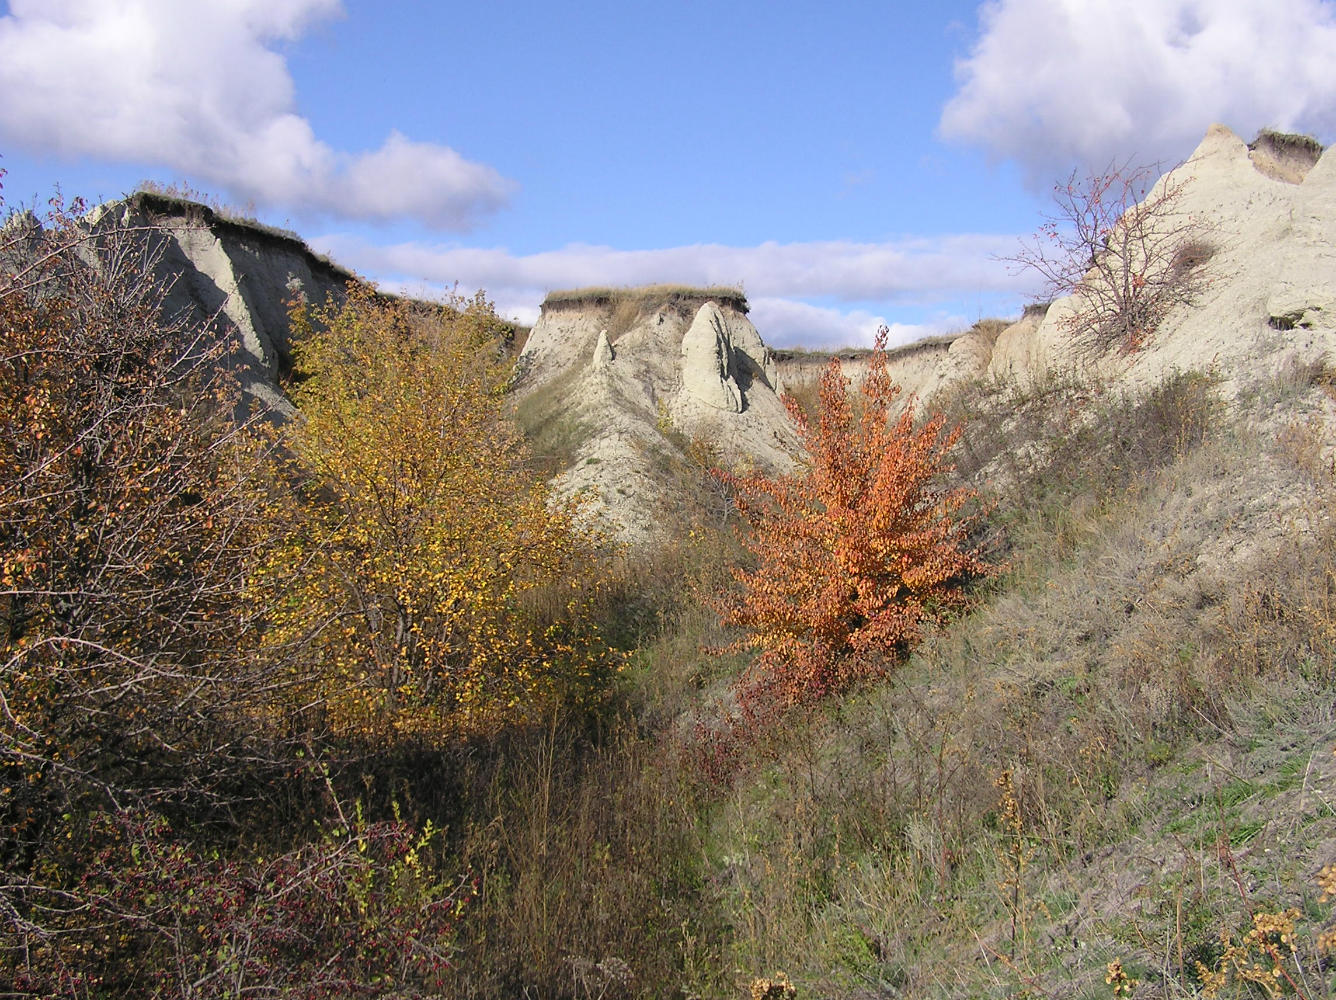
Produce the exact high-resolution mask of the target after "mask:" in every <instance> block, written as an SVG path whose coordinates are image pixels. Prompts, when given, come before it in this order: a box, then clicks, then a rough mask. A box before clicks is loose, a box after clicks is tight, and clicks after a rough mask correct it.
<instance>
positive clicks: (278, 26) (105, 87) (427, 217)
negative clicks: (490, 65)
mask: <svg viewBox="0 0 1336 1000" xmlns="http://www.w3.org/2000/svg"><path fill="white" fill-rule="evenodd" d="M341 9H342V8H341V4H340V2H339V0H210V2H208V3H182V2H181V0H10V2H9V10H10V13H9V15H8V16H5V17H0V93H3V94H4V99H3V101H0V137H3V139H4V140H5V141H7V142H15V143H19V144H21V145H22V146H24V147H26V148H28V149H31V150H34V151H43V152H51V153H56V154H59V155H64V156H80V155H89V156H98V157H106V158H109V159H116V160H121V161H125V162H132V163H158V164H163V165H166V166H169V167H171V168H174V169H176V170H179V171H182V172H183V173H185V174H188V175H190V176H191V177H192V178H196V179H198V180H199V181H201V182H204V183H209V184H214V185H218V186H219V187H221V188H223V189H225V190H226V191H227V192H228V193H229V194H231V195H233V196H235V197H239V198H241V199H244V200H252V201H255V202H256V203H257V204H263V205H272V206H281V207H285V208H290V209H293V210H296V211H313V212H316V213H320V214H327V215H332V216H336V217H342V218H349V219H361V220H376V221H384V220H391V219H396V218H402V217H412V218H415V219H419V220H421V221H424V222H427V223H429V224H431V225H434V226H437V227H440V228H445V229H454V230H466V229H468V228H469V227H470V226H471V225H473V224H474V223H475V222H476V221H477V220H478V219H479V218H480V217H482V216H484V215H486V214H487V213H489V212H492V211H494V210H495V209H496V208H498V207H500V206H501V205H502V204H503V203H504V202H505V201H506V199H507V197H508V196H509V194H510V191H511V189H512V187H513V185H512V184H511V183H510V182H509V181H507V180H506V179H505V178H503V177H502V176H501V175H500V174H499V173H498V172H497V171H496V170H494V169H493V168H491V167H489V166H486V165H484V164H479V163H473V162H470V161H469V160H466V159H465V158H464V157H462V156H461V155H460V154H459V153H457V152H456V151H454V150H453V149H450V148H449V147H446V146H441V145H436V144H432V143H423V142H413V141H411V140H410V139H408V138H406V137H405V136H403V135H400V134H399V133H398V132H391V133H390V135H389V136H388V137H387V138H386V140H385V142H384V144H383V145H382V146H381V147H380V148H379V149H378V150H375V151H372V152H365V153H357V154H354V153H348V152H343V151H339V150H335V149H333V148H331V147H330V146H329V145H328V144H326V143H325V142H323V141H321V140H320V139H319V138H318V137H317V136H316V135H315V133H314V131H313V130H312V128H311V125H310V123H309V122H308V121H307V120H306V119H304V118H302V117H301V116H300V115H298V114H297V113H296V112H295V110H294V108H295V105H296V100H295V94H294V87H293V81H292V77H291V75H290V74H289V72H288V69H287V64H286V63H285V62H284V60H283V57H282V56H281V55H280V54H279V53H278V52H277V51H275V49H274V48H273V46H274V45H275V44H276V43H281V42H284V41H291V40H293V39H295V38H298V37H299V36H300V35H301V34H302V33H303V32H304V31H306V30H307V29H308V28H309V27H310V26H311V25H312V24H314V23H317V22H319V21H322V20H326V19H328V18H331V17H335V16H337V15H338V14H339V13H340V12H341Z"/></svg>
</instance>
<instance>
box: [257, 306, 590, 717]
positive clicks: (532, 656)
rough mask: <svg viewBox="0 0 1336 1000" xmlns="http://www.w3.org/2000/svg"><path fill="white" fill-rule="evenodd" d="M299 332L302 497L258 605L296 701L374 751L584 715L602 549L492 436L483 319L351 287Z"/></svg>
mask: <svg viewBox="0 0 1336 1000" xmlns="http://www.w3.org/2000/svg"><path fill="white" fill-rule="evenodd" d="M294 320H295V325H296V328H297V330H298V331H299V342H300V346H299V348H298V353H297V364H298V368H299V369H300V370H301V372H302V374H303V376H304V377H303V380H302V381H301V382H300V384H299V385H298V386H297V387H296V389H295V391H294V393H293V396H294V400H295V402H296V403H297V407H298V411H299V417H298V419H296V420H295V421H293V422H292V423H291V424H290V425H288V426H287V427H286V428H284V429H283V432H282V433H283V440H284V442H285V443H286V444H287V446H288V448H289V449H290V451H291V454H292V456H293V463H292V467H291V469H290V475H289V478H290V480H291V481H292V482H293V483H295V484H298V490H297V493H298V496H297V497H295V498H294V497H293V495H292V492H291V491H290V490H284V489H280V490H278V491H276V497H275V508H276V512H275V516H274V518H273V521H274V523H275V525H277V526H278V527H277V536H278V537H277V538H276V539H275V542H274V545H273V547H272V549H271V551H270V553H269V558H268V561H267V565H266V566H265V568H264V569H263V571H262V572H261V573H260V574H259V575H258V580H257V584H256V590H257V594H256V599H257V601H258V602H260V603H262V604H264V605H265V606H266V607H268V608H269V609H270V611H269V616H268V620H267V625H268V632H267V640H268V642H269V644H270V646H271V648H274V649H277V650H282V649H284V648H288V647H293V648H296V649H299V650H301V656H302V658H303V659H304V660H305V661H308V662H309V664H310V669H311V672H312V674H313V675H315V676H316V678H317V679H316V680H315V682H314V685H313V689H310V690H309V691H308V692H307V694H306V698H307V699H308V700H309V701H310V702H311V703H313V704H318V705H320V706H322V711H323V714H324V718H325V721H326V722H327V723H328V724H329V725H330V726H331V727H332V729H333V730H334V731H335V732H336V733H342V734H367V735H373V736H375V737H378V738H379V737H394V736H402V735H433V736H440V735H443V734H447V733H459V732H464V731H472V732H478V731H486V730H488V729H494V728H496V727H497V726H500V725H504V724H510V723H522V722H525V721H531V720H533V719H535V718H541V717H543V716H544V715H545V714H546V713H547V712H548V711H549V710H550V709H551V708H552V707H553V706H554V705H557V704H564V703H570V702H575V703H578V704H580V705H589V704H593V703H594V702H595V701H596V700H597V699H598V698H599V697H600V695H601V693H602V692H603V690H604V689H605V687H606V685H607V683H608V681H609V679H610V676H611V671H612V667H613V657H612V654H611V652H610V650H609V648H608V646H607V644H606V642H604V641H603V640H602V638H601V636H600V634H599V630H598V628H597V626H596V623H595V620H594V618H595V616H594V613H593V611H594V606H593V598H594V596H595V592H596V590H597V589H598V588H599V587H600V586H601V583H602V581H601V578H600V574H601V569H600V567H601V565H602V561H601V557H600V552H599V538H598V537H597V536H596V535H595V534H594V533H593V532H592V530H590V529H587V528H585V527H583V526H582V522H581V521H580V519H579V515H578V509H577V508H576V507H574V506H571V505H561V504H556V503H554V502H553V500H552V497H551V494H550V491H549V490H548V489H547V487H546V486H545V485H544V484H543V483H541V482H540V481H539V480H538V479H537V477H536V476H535V475H534V474H533V473H532V472H530V471H529V469H528V467H527V457H528V456H527V451H526V449H525V448H524V446H523V442H522V439H521V437H520V434H519V432H518V431H517V430H516V429H515V428H514V427H513V425H511V424H510V423H509V422H508V421H507V420H505V419H504V415H503V407H504V397H503V387H504V385H505V382H506V376H507V372H506V366H505V364H504V363H503V359H502V355H501V354H500V353H499V352H498V350H497V349H496V343H495V340H494V337H493V334H494V333H495V328H496V322H495V315H494V314H493V312H492V310H491V307H490V305H488V304H487V303H486V302H485V301H484V300H483V299H481V298H477V299H474V300H471V301H468V302H455V303H452V304H451V307H450V308H447V309H442V310H434V311H432V312H430V313H423V312H416V311H414V310H413V309H411V308H410V307H409V306H408V305H406V304H403V303H397V302H388V301H384V300H381V299H379V298H377V297H376V296H375V295H374V294H373V293H372V292H370V291H368V290H366V289H359V288H357V287H352V286H350V290H349V295H348V298H347V301H346V302H345V303H344V304H343V305H342V306H339V307H329V308H324V309H310V308H308V307H306V306H299V307H298V308H297V310H296V312H295V313H294ZM293 567H301V570H300V571H299V572H296V573H294V571H293Z"/></svg>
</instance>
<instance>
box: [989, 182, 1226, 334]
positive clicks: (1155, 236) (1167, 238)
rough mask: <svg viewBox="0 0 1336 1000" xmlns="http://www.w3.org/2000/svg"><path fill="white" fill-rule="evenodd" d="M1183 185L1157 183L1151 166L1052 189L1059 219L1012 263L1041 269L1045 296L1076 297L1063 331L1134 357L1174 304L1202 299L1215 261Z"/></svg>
mask: <svg viewBox="0 0 1336 1000" xmlns="http://www.w3.org/2000/svg"><path fill="white" fill-rule="evenodd" d="M1186 183H1187V182H1186V181H1184V180H1181V179H1179V178H1177V177H1175V176H1174V175H1173V173H1172V172H1171V173H1170V174H1169V175H1168V176H1167V177H1165V178H1164V179H1163V180H1162V181H1160V182H1159V183H1155V172H1154V171H1153V170H1152V169H1151V168H1150V167H1132V166H1130V165H1129V164H1124V165H1122V166H1121V167H1113V166H1111V167H1110V168H1109V169H1108V170H1106V171H1105V172H1104V173H1101V174H1092V175H1090V176H1088V177H1085V178H1081V177H1080V176H1079V175H1078V174H1077V173H1076V172H1075V171H1073V172H1072V174H1071V175H1070V176H1069V177H1068V178H1067V180H1066V181H1065V182H1063V183H1059V184H1055V185H1054V190H1053V198H1054V201H1055V202H1056V204H1057V211H1056V213H1055V214H1053V215H1051V216H1049V217H1047V218H1046V220H1045V221H1044V224H1043V225H1042V226H1040V227H1039V231H1038V233H1036V234H1035V236H1034V237H1032V238H1031V240H1030V241H1029V242H1028V243H1027V244H1025V245H1023V246H1022V249H1021V250H1020V252H1019V253H1017V254H1016V256H1014V257H1011V258H1009V260H1010V261H1011V262H1012V263H1014V264H1018V265H1020V266H1021V267H1022V268H1025V269H1029V270H1033V271H1036V272H1037V273H1038V274H1039V276H1040V277H1041V278H1042V279H1043V281H1044V289H1043V294H1044V296H1045V297H1046V298H1057V297H1059V296H1064V295H1074V296H1075V297H1076V308H1075V310H1074V311H1073V312H1072V314H1071V315H1070V316H1069V317H1067V318H1066V320H1065V323H1066V327H1067V331H1068V332H1069V333H1070V334H1071V335H1072V336H1073V338H1075V339H1076V340H1078V341H1079V342H1082V343H1084V344H1085V345H1086V346H1087V347H1088V348H1090V349H1091V350H1093V351H1095V352H1096V353H1104V352H1106V351H1108V350H1111V349H1113V348H1119V349H1121V350H1123V351H1135V350H1136V349H1137V348H1139V347H1141V346H1142V345H1143V344H1144V343H1145V342H1146V339H1147V338H1148V337H1149V336H1150V335H1151V334H1152V333H1153V332H1154V331H1155V328H1156V327H1157V326H1159V324H1160V321H1161V320H1163V319H1164V317H1165V315H1166V314H1167V313H1168V312H1169V310H1170V309H1171V308H1173V307H1174V306H1176V305H1182V304H1190V303H1191V302H1192V301H1194V300H1195V298H1196V297H1197V295H1198V294H1200V292H1201V290H1202V288H1203V286H1204V279H1203V277H1202V274H1201V270H1200V267H1201V265H1202V264H1204V263H1205V262H1206V261H1207V260H1208V259H1209V258H1210V256H1211V254H1212V252H1213V251H1212V248H1211V246H1210V244H1209V242H1208V241H1207V235H1208V234H1207V232H1206V230H1205V228H1204V227H1203V226H1202V225H1201V224H1200V223H1199V222H1197V221H1196V220H1194V219H1193V218H1192V217H1191V216H1188V215H1187V214H1185V213H1184V211H1183V208H1182V200H1183V192H1184V190H1185V185H1186Z"/></svg>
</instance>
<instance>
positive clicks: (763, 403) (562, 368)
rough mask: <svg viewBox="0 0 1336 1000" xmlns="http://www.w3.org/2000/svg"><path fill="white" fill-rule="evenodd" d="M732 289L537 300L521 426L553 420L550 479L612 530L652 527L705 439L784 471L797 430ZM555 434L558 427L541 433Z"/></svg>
mask: <svg viewBox="0 0 1336 1000" xmlns="http://www.w3.org/2000/svg"><path fill="white" fill-rule="evenodd" d="M746 308H747V305H746V300H745V299H744V298H743V297H742V294H741V293H740V292H737V291H735V290H731V289H708V290H695V289H683V288H645V289H619V290H606V289H603V290H586V291H582V292H562V293H555V294H554V295H552V296H550V297H549V299H548V301H547V302H545V303H544V304H543V311H542V315H541V316H540V317H539V320H538V323H537V324H536V325H535V326H534V328H533V330H532V331H531V332H530V334H529V339H528V341H527V342H526V344H525V347H524V351H523V352H522V353H521V356H520V359H519V371H520V372H521V373H522V374H521V376H520V378H519V379H518V381H517V384H516V389H515V395H516V407H517V410H519V411H520V413H521V418H522V419H524V420H526V422H527V423H529V424H530V425H531V426H538V427H539V428H540V430H541V428H558V429H565V430H566V432H567V433H565V434H564V439H563V440H560V441H558V442H557V444H556V446H557V447H559V448H561V449H563V450H564V451H565V452H566V454H564V455H563V456H562V465H563V471H561V472H560V474H559V475H558V476H557V479H556V485H557V487H558V489H559V491H561V492H562V493H564V494H566V495H571V496H574V495H577V494H580V495H584V496H586V497H588V498H590V500H591V501H592V507H593V510H594V512H595V513H596V514H597V515H598V516H599V517H601V518H602V519H603V520H604V521H605V522H606V523H607V524H609V525H610V526H611V527H612V529H613V531H614V532H615V533H616V535H617V536H618V537H620V538H621V539H623V540H624V541H627V542H639V541H644V540H646V539H650V538H654V537H657V536H659V535H660V534H661V533H662V532H663V531H664V530H665V528H664V526H665V524H666V523H667V522H668V520H669V519H668V518H667V517H666V516H665V515H666V514H668V513H670V512H671V511H672V510H673V509H674V505H675V503H676V501H675V499H674V497H675V492H676V490H678V489H679V488H680V487H679V485H678V482H679V481H680V479H681V477H682V476H684V475H699V474H700V472H701V471H702V470H700V469H699V468H696V467H695V466H694V465H693V464H692V462H693V459H692V458H690V457H689V456H688V455H687V453H686V451H687V449H688V448H689V447H691V443H692V442H698V443H699V444H700V445H703V446H704V447H705V448H706V449H707V450H708V451H709V452H710V453H711V454H713V455H714V456H715V458H716V460H717V462H718V463H719V464H720V465H722V466H725V467H731V466H745V467H748V468H755V469H760V470H763V471H766V472H770V473H777V472H785V471H789V470H791V469H792V468H793V467H794V462H795V459H796V456H797V454H798V452H799V446H798V440H797V437H796V434H795V433H794V430H793V428H792V426H791V425H790V424H789V422H788V419H787V414H786V411H785V409H784V406H783V404H782V403H781V402H780V399H779V396H778V394H777V392H776V391H775V385H776V381H777V379H776V372H775V362H774V359H773V357H772V356H771V353H770V351H769V349H768V348H767V347H766V346H765V344H764V342H763V341H762V340H761V336H760V334H759V333H757V331H756V328H755V327H754V326H752V324H751V322H750V321H749V320H748V319H747V316H746ZM551 436H552V437H553V438H561V437H563V435H558V434H553V435H551Z"/></svg>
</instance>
